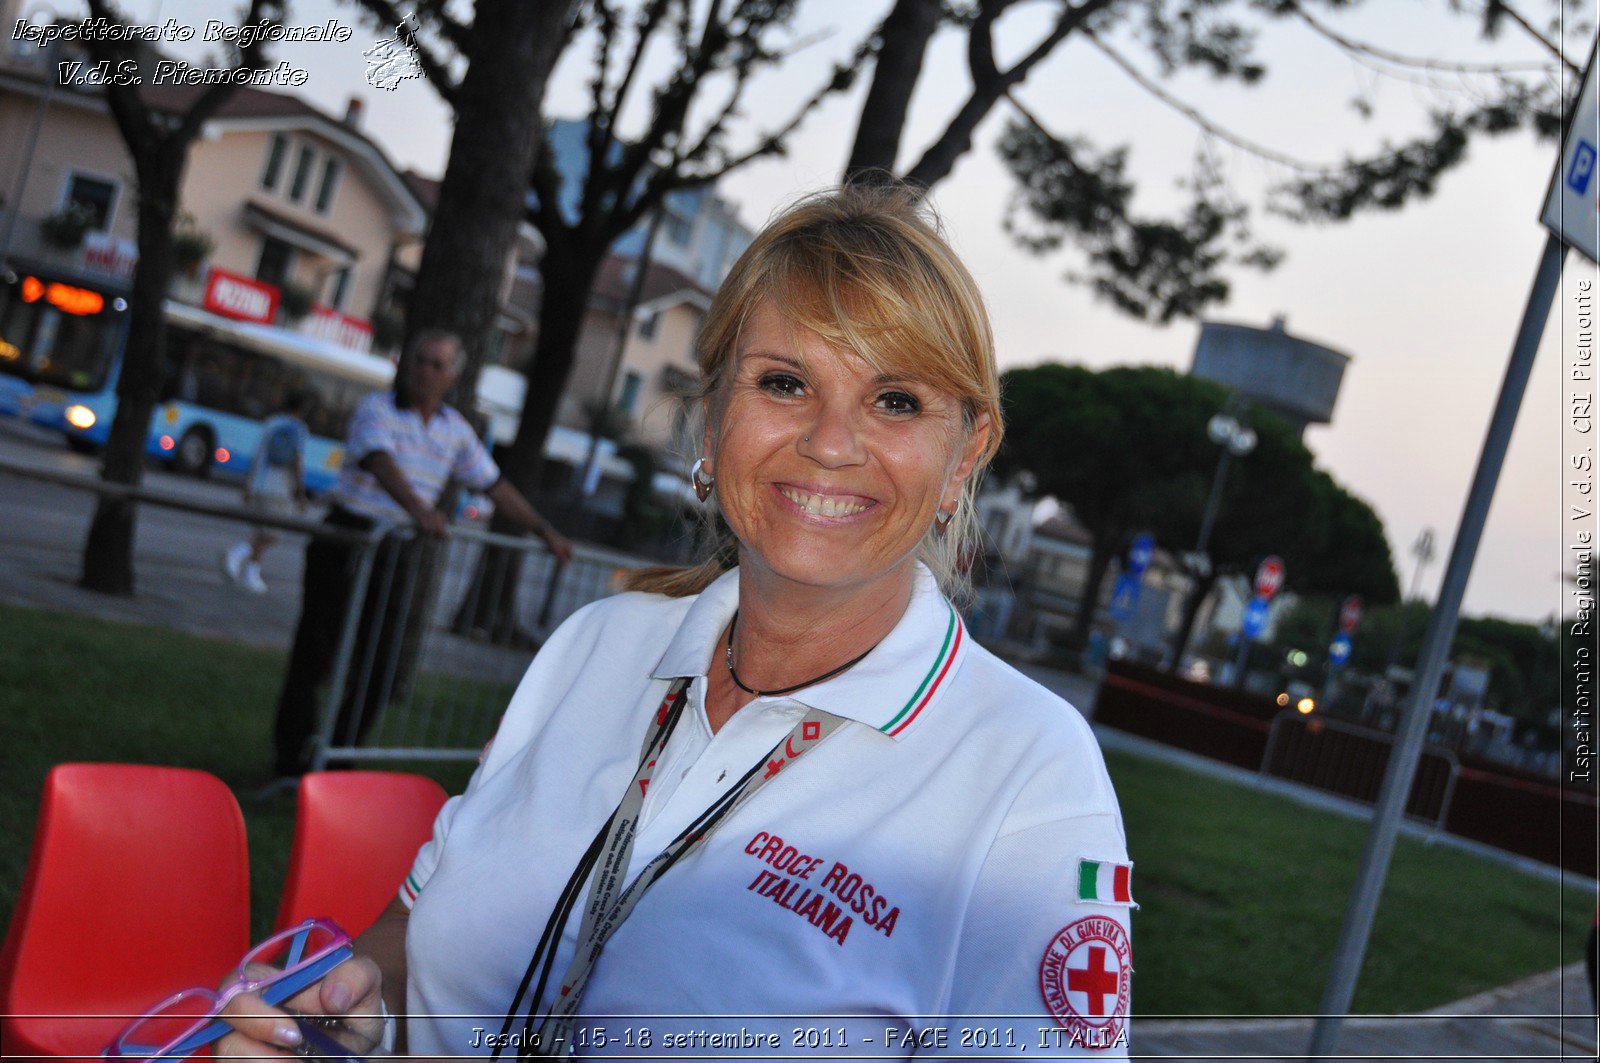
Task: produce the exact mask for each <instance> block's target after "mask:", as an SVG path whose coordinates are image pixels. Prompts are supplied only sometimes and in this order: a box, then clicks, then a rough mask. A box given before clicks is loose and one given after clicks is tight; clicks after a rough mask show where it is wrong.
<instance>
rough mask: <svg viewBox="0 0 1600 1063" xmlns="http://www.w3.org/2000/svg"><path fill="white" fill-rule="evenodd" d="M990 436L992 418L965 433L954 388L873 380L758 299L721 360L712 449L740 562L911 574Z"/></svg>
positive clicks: (843, 581)
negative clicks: (925, 539) (937, 517)
mask: <svg viewBox="0 0 1600 1063" xmlns="http://www.w3.org/2000/svg"><path fill="white" fill-rule="evenodd" d="M988 434H989V423H988V418H987V416H983V417H980V418H979V422H978V423H977V424H976V425H974V426H973V428H972V430H971V431H970V432H969V431H968V430H966V428H965V427H964V426H963V424H962V415H961V403H960V400H958V399H957V398H955V397H954V396H952V395H948V394H946V393H944V392H942V391H939V390H938V389H936V388H933V387H931V386H929V385H928V384H926V383H923V382H920V381H917V380H906V379H894V378H888V377H880V376H879V374H878V373H877V371H876V370H874V369H873V368H872V367H871V366H869V365H868V364H867V363H866V362H865V361H864V360H862V359H861V358H860V357H859V356H857V355H856V354H854V353H853V352H850V351H841V350H839V349H836V348H834V347H831V346H829V345H828V343H826V342H825V341H824V340H823V339H822V338H821V337H820V336H818V335H817V334H816V333H814V332H811V331H809V330H806V329H800V328H796V327H793V326H790V325H789V324H788V323H787V322H786V321H785V320H784V319H783V317H782V315H780V314H779V313H778V311H777V310H776V309H775V307H774V306H773V305H772V304H771V303H770V302H764V303H762V304H761V305H760V307H759V308H758V309H757V310H756V312H755V313H753V314H752V315H751V317H750V320H749V321H747V322H746V324H745V327H744V328H743V330H741V332H740V336H739V341H738V345H737V348H736V349H735V350H734V352H733V353H732V355H731V356H730V358H729V364H728V367H727V372H726V374H725V376H724V378H723V383H722V390H721V392H720V393H719V395H718V396H716V398H715V399H714V403H713V409H712V411H711V417H710V418H709V423H708V426H707V429H706V453H707V454H709V455H711V459H712V462H711V467H712V471H713V473H714V474H715V475H716V483H717V486H716V490H717V499H718V502H719V504H720V505H721V508H722V512H723V515H724V516H725V517H726V518H727V521H728V525H729V527H730V528H732V529H733V533H734V535H736V536H737V537H738V539H739V542H740V545H741V546H742V548H743V550H742V554H741V561H742V563H743V564H745V565H754V566H757V568H758V569H761V570H764V571H765V572H768V573H771V574H773V575H776V576H778V577H781V578H783V579H785V580H789V581H792V582H794V583H798V584H803V585H806V586H810V587H816V588H836V589H857V588H859V589H866V588H867V587H869V586H871V585H873V584H874V583H876V582H878V581H881V580H886V579H889V580H892V579H895V578H898V577H903V576H907V575H909V573H910V570H911V566H912V564H913V562H914V559H915V555H916V549H917V544H918V543H919V542H920V541H921V539H922V536H923V534H924V533H925V532H926V531H927V530H928V528H929V527H930V526H931V525H932V523H933V519H934V514H935V512H936V511H938V510H939V509H940V508H944V509H946V510H948V509H949V508H950V507H951V504H952V502H953V501H954V500H955V499H956V498H957V497H958V496H959V494H960V490H961V486H962V484H963V483H964V482H965V481H966V479H967V477H968V476H969V475H971V472H972V467H973V463H974V461H975V460H976V459H977V456H978V455H979V454H980V453H982V450H983V446H984V443H985V442H986V440H987V439H988Z"/></svg>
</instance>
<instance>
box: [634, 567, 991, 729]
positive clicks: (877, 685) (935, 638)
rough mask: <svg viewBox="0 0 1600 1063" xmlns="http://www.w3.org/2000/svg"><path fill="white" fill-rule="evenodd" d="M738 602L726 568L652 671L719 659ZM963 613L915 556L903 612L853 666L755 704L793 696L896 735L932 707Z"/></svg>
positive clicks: (673, 671)
mask: <svg viewBox="0 0 1600 1063" xmlns="http://www.w3.org/2000/svg"><path fill="white" fill-rule="evenodd" d="M738 605H739V570H738V569H737V568H735V569H730V570H729V571H727V572H724V573H723V574H722V575H721V576H719V577H718V578H717V580H716V582H714V583H712V584H711V586H709V587H707V588H706V589H705V590H704V591H702V592H701V593H700V595H699V597H698V598H696V599H695V602H694V604H693V605H692V606H690V607H689V612H688V614H687V615H686V616H685V617H684V619H683V623H682V624H681V625H680V626H679V628H678V633H677V634H676V635H675V636H673V639H672V642H671V643H670V644H669V645H668V646H667V651H666V653H664V654H662V655H661V660H660V661H659V662H658V663H657V664H656V667H655V669H654V670H653V671H652V673H651V674H652V675H653V676H654V677H655V678H657V679H677V678H680V677H683V676H702V675H705V674H706V673H707V670H708V669H709V668H710V667H711V665H712V663H713V662H715V661H720V660H721V656H720V652H721V648H722V643H721V641H720V638H721V634H722V632H723V631H724V630H725V629H726V628H727V626H728V621H729V620H731V619H732V618H733V613H734V610H735V609H737V608H738ZM967 641H968V639H967V633H966V629H965V627H964V626H963V625H962V623H961V617H960V615H959V614H957V613H956V611H955V608H954V607H953V606H952V605H951V604H950V602H949V601H948V600H947V599H946V598H945V596H944V594H943V593H941V592H940V590H939V584H938V581H936V580H935V579H934V576H933V573H932V572H930V571H929V570H928V568H927V566H926V565H923V564H922V563H921V562H918V563H917V571H916V577H915V581H914V583H913V585H912V589H911V601H910V603H909V604H908V605H907V606H906V612H905V615H904V616H902V617H901V618H900V621H899V622H898V623H897V624H895V626H894V630H892V631H890V632H889V634H888V635H887V636H885V637H884V640H883V641H882V642H880V643H878V645H877V647H876V648H875V649H874V650H873V651H872V652H871V653H869V654H867V656H866V657H865V658H864V659H863V660H862V661H861V663H860V664H857V665H856V666H855V667H853V668H851V669H850V670H849V671H847V672H845V673H843V674H842V675H838V676H835V677H834V678H832V679H829V680H827V681H826V682H822V683H817V684H815V685H814V686H809V687H806V688H805V689H803V690H797V691H795V692H794V693H793V694H785V695H782V696H779V697H765V698H757V699H756V700H755V701H754V702H752V704H756V705H759V704H762V703H764V702H765V703H778V702H798V703H799V704H802V705H805V706H807V707H809V708H816V709H823V710H825V711H827V712H831V713H833V714H834V715H836V716H842V717H844V718H845V719H847V720H854V721H856V722H857V723H862V724H865V725H866V726H868V727H871V728H872V729H873V730H876V731H882V732H883V733H884V734H886V735H889V736H891V737H894V738H899V737H901V736H902V735H904V734H905V733H907V731H908V730H909V729H910V728H911V727H912V726H913V725H914V724H915V723H916V722H917V721H918V720H919V719H921V718H922V717H923V716H924V714H926V713H928V712H930V711H932V710H933V709H934V707H935V706H936V705H937V703H938V701H939V698H940V696H942V695H943V693H944V692H945V690H947V689H948V688H949V686H950V681H951V679H952V678H953V677H954V675H955V673H956V671H957V669H959V668H960V666H961V659H962V657H963V656H964V655H965V653H966V649H967Z"/></svg>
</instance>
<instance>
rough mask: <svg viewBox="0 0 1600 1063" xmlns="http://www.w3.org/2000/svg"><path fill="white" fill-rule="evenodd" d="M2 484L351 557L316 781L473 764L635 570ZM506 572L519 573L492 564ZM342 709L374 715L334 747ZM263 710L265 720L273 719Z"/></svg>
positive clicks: (627, 563) (184, 499)
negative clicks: (555, 635)
mask: <svg viewBox="0 0 1600 1063" xmlns="http://www.w3.org/2000/svg"><path fill="white" fill-rule="evenodd" d="M0 474H5V475H11V476H17V477H21V478H25V479H31V480H35V481H39V482H43V483H48V484H54V485H56V486H60V487H67V488H71V489H74V490H81V491H86V492H90V493H93V494H96V495H99V496H102V497H111V498H122V499H127V500H129V501H134V502H138V503H139V504H140V505H152V506H158V507H161V508H164V509H169V510H175V511H179V512H182V513H187V514H192V515H197V516H204V517H211V518H216V519H217V520H218V521H219V522H226V523H227V524H230V525H236V526H239V527H240V528H241V530H242V529H245V528H248V527H267V528H273V529H275V530H278V531H282V532H290V533H294V534H296V535H304V536H307V537H311V538H319V539H324V540H328V541H333V542H340V543H345V544H349V545H351V546H353V547H355V548H356V549H355V557H356V561H355V566H356V570H355V579H354V586H353V588H352V592H351V594H350V597H349V599H348V602H347V605H346V609H345V616H344V622H343V628H342V633H341V637H340V639H339V645H338V649H337V651H336V656H335V665H334V671H333V674H332V675H331V676H330V678H329V681H328V682H327V683H326V685H325V687H324V689H323V691H322V693H321V694H320V695H319V697H320V701H319V707H318V708H319V714H318V725H317V729H316V732H315V736H316V749H315V750H314V752H313V754H312V758H311V759H312V763H313V765H314V767H315V768H316V769H317V770H321V769H322V768H323V767H325V766H326V765H327V764H328V763H329V762H330V761H342V762H383V761H394V760H402V759H410V760H470V759H473V758H476V757H477V756H478V754H479V752H480V750H481V749H482V748H483V745H484V743H486V742H487V741H488V740H489V739H490V738H491V737H493V734H494V730H495V727H496V726H497V724H498V722H499V719H500V715H501V714H502V713H503V712H504V711H505V708H506V705H507V704H508V703H509V701H510V699H511V694H512V691H513V690H514V689H515V687H516V684H517V682H518V681H519V680H520V679H521V677H522V673H523V672H524V671H526V669H527V666H528V662H529V661H531V660H532V659H533V655H534V653H535V652H536V651H537V649H538V646H539V644H540V640H542V639H543V638H545V637H546V636H548V634H549V633H550V631H552V630H554V628H555V627H556V626H557V625H559V624H560V623H561V621H563V620H565V619H566V618H567V617H568V616H570V615H571V614H572V613H574V612H576V611H577V610H578V609H580V608H582V607H583V606H585V605H587V604H589V603H590V602H593V601H596V600H598V599H600V598H603V597H606V596H607V595H609V594H611V593H612V592H613V589H614V586H615V584H616V581H617V577H618V576H619V575H620V573H621V572H623V571H625V570H627V569H630V568H634V567H638V566H640V565H642V564H645V563H646V562H645V561H643V560H642V559H640V558H637V557H632V556H629V555H626V554H622V553H617V552H613V551H607V550H603V549H599V548H596V547H591V546H587V545H584V546H579V547H576V548H575V554H574V558H573V560H572V561H571V562H570V563H568V564H565V565H561V564H558V563H557V562H556V560H555V558H554V557H553V556H552V555H551V554H550V553H549V551H548V550H547V549H546V548H545V546H544V543H543V542H542V541H540V540H538V539H533V538H521V537H513V536H505V535H496V534H492V533H490V532H487V531H483V530H480V529H478V528H474V527H471V526H468V525H459V524H453V525H451V528H450V536H449V538H448V539H444V540H425V539H422V540H419V539H418V538H417V537H416V535H415V532H414V529H412V528H410V527H409V526H408V527H379V528H375V529H373V530H372V531H370V532H364V531H359V530H355V529H347V528H338V527H332V526H330V525H327V524H324V523H322V522H321V521H320V520H316V519H306V518H302V517H279V516H274V515H272V514H267V513H261V512H257V511H254V510H249V509H245V508H243V507H242V506H240V505H237V504H234V503H231V502H230V503H226V504H224V503H218V502H212V501H207V500H204V499H197V498H193V497H188V496H186V495H185V494H184V493H180V492H178V491H173V490H168V489H163V488H162V487H160V486H139V487H129V486H127V485H123V484H113V483H108V482H106V481H104V480H101V479H99V478H97V477H93V476H86V475H82V474H77V473H69V472H59V471H55V470H49V469H41V468H37V467H33V466H29V465H24V464H20V463H16V462H13V461H9V460H5V459H0ZM280 549H292V547H289V546H283V547H280ZM491 551H497V552H496V553H491V561H493V560H495V559H496V558H498V559H500V560H501V562H502V563H499V564H482V562H483V559H484V556H485V554H486V552H491ZM506 559H512V560H514V561H515V562H516V563H514V564H506V563H503V562H504V561H505V560H506ZM480 568H482V570H483V571H482V572H481V573H480ZM513 579H514V581H515V582H514V585H513ZM502 596H503V599H502ZM486 598H487V599H488V600H490V601H496V602H498V601H501V600H504V601H506V602H509V603H510V604H511V606H512V608H510V609H501V610H499V611H498V614H499V615H498V617H497V619H499V620H500V622H498V623H493V624H490V625H488V626H487V627H485V626H482V625H480V624H477V623H475V622H474V621H475V620H476V618H477V616H478V615H479V614H480V613H481V612H483V610H480V609H479V608H478V606H479V605H480V604H481V603H482V602H483V601H484V600H485V599H486ZM378 618H384V619H388V620H389V621H390V622H391V623H392V624H393V625H394V635H395V638H396V642H395V644H394V645H395V648H396V650H397V652H395V653H393V654H392V655H390V656H389V658H388V659H387V660H386V661H385V660H384V659H383V658H382V656H381V655H380V654H379V653H378V652H377V649H378V643H377V642H376V641H375V640H373V639H372V638H371V637H366V638H364V637H363V634H364V624H365V623H367V622H370V621H372V620H374V619H378ZM292 639H293V633H292V632H291V633H290V635H289V640H290V641H291V642H292ZM347 697H349V698H352V699H358V700H357V701H356V703H358V704H359V703H361V702H362V701H366V702H370V703H371V704H373V705H374V706H376V711H374V712H371V713H367V714H363V716H364V718H358V719H357V720H356V722H355V723H353V724H352V725H351V726H350V727H349V728H346V733H342V734H336V733H335V731H336V729H337V728H336V724H337V723H338V722H339V721H338V716H339V709H340V706H341V703H342V701H343V700H344V699H345V698H347ZM261 708H262V711H263V713H264V714H270V712H271V710H272V706H270V705H264V706H262V707H261ZM363 724H364V725H365V726H364V727H363V726H362V725H363ZM356 729H360V730H365V731H366V733H365V736H364V738H363V737H362V736H361V735H360V734H352V733H349V732H350V731H351V730H356Z"/></svg>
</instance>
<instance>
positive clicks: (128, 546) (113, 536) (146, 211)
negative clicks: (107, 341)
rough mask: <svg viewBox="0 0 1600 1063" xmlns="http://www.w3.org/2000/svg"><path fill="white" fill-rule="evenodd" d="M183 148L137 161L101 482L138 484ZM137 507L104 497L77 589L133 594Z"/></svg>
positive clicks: (162, 336)
mask: <svg viewBox="0 0 1600 1063" xmlns="http://www.w3.org/2000/svg"><path fill="white" fill-rule="evenodd" d="M187 158H188V152H187V150H186V147H173V146H171V145H166V144H162V145H160V146H158V147H157V148H156V149H155V150H152V151H150V152H147V153H145V154H143V155H142V156H141V157H139V158H137V159H136V160H135V166H136V170H137V172H138V178H139V234H138V240H139V268H138V270H137V271H136V272H135V273H134V277H133V295H132V298H131V302H130V306H129V312H128V340H127V344H126V347H125V348H124V350H123V355H122V373H121V375H120V376H119V377H118V378H117V413H116V416H115V417H114V418H112V421H111V434H110V437H109V439H108V441H107V444H106V455H105V461H104V463H103V464H102V465H101V469H100V478H101V479H103V480H105V481H106V482H108V483H115V484H127V485H130V486H137V485H138V484H139V483H140V482H141V481H142V480H143V479H144V458H145V446H146V442H147V440H148V439H149V437H150V418H151V416H152V415H153V414H154V413H155V408H156V400H157V399H158V398H159V397H160V394H161V384H162V379H163V377H164V375H165V371H166V366H165V364H164V359H163V352H164V351H165V350H166V329H167V323H166V311H165V308H164V307H163V305H162V304H163V303H164V302H165V300H166V297H167V286H168V284H169V283H170V281H171V279H172V223H173V219H174V218H175V217H176V215H177V207H178V186H179V184H180V182H181V181H182V179H183V168H184V164H185V162H186V161H187ZM137 511H138V507H137V505H136V504H135V503H133V502H131V501H128V500H126V499H116V498H110V497H105V496H102V497H101V499H100V501H99V504H98V505H96V507H95V512H94V519H93V520H92V521H91V522H90V524H89V536H88V539H87V540H86V541H85V543H84V547H83V574H82V577H81V579H80V583H81V585H82V586H83V587H85V588H86V589H88V590H92V591H100V592H101V593H103V594H121V595H132V594H133V589H134V581H133V536H134V523H135V517H136V515H137Z"/></svg>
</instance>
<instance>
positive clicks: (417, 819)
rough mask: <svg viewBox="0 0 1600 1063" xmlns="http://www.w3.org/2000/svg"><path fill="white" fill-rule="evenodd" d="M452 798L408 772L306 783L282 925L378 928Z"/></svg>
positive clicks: (334, 774) (325, 776)
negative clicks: (321, 922)
mask: <svg viewBox="0 0 1600 1063" xmlns="http://www.w3.org/2000/svg"><path fill="white" fill-rule="evenodd" d="M448 796H449V795H447V794H446V793H445V792H444V788H443V787H442V786H440V785H439V784H438V783H436V782H434V781H433V780H432V779H428V778H424V777H423V776H421V775H407V774H405V773H402V772H393V771H327V772H314V773H312V774H310V775H307V776H305V777H303V778H302V779H301V780H300V798H299V808H298V810H297V811H296V812H295V822H294V842H293V845H292V847H291V848H290V851H289V873H288V876H287V877H286V879H285V881H284V884H283V900H282V901H281V902H280V903H279V905H278V921H277V925H278V926H279V927H286V926H293V925H294V924H295V923H298V922H300V921H301V920H303V919H308V918H311V917H313V916H316V917H320V918H324V919H332V920H333V921H334V922H336V923H338V924H339V925H340V926H342V927H344V928H345V930H346V931H347V932H349V933H350V934H351V935H352V936H354V935H356V934H359V933H361V932H362V931H363V930H365V929H367V927H369V926H371V925H372V924H373V923H374V922H375V921H376V920H377V918H378V916H379V915H381V914H383V910H384V909H385V908H387V907H388V906H389V902H390V901H392V900H394V898H395V895H396V894H397V893H399V891H400V883H401V882H403V881H404V880H405V877H406V874H407V872H409V871H410V870H411V864H412V861H414V860H415V859H416V856H417V850H418V849H420V848H421V847H422V844H423V843H424V842H426V841H427V840H428V839H429V838H430V837H431V836H432V834H433V821H434V818H435V817H436V816H437V815H438V814H439V807H440V806H441V805H443V804H444V803H445V800H446V799H447V797H448Z"/></svg>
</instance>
